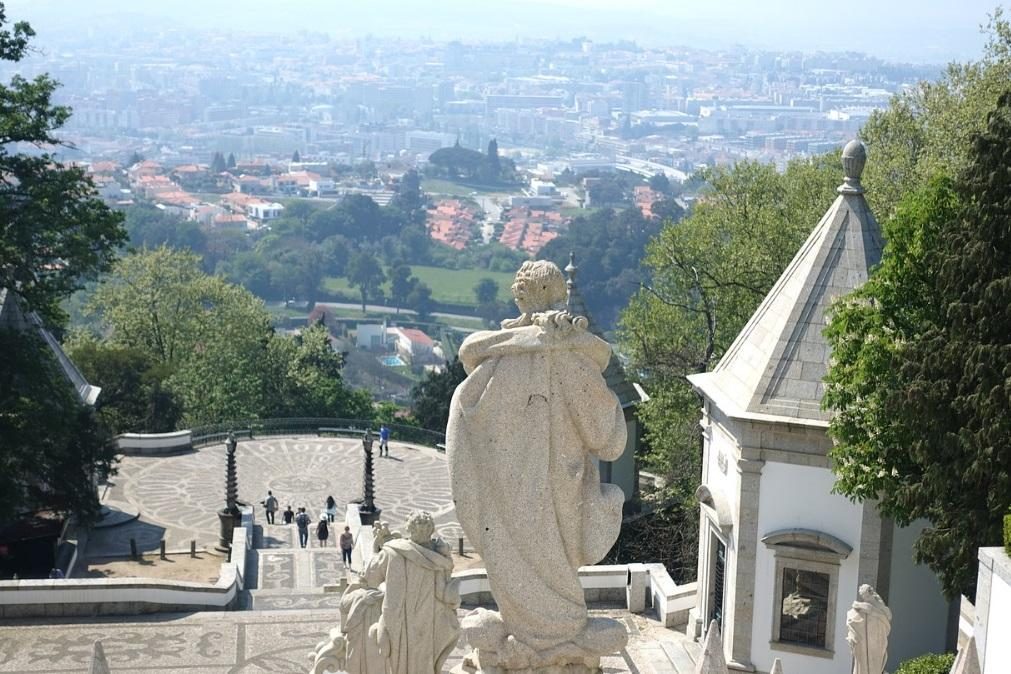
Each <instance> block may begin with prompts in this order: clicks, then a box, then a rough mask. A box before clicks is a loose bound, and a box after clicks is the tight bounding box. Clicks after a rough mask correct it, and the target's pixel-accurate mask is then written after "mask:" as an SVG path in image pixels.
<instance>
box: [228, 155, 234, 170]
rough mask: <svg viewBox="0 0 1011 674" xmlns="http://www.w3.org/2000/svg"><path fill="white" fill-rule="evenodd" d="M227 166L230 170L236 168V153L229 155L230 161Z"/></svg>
mask: <svg viewBox="0 0 1011 674" xmlns="http://www.w3.org/2000/svg"><path fill="white" fill-rule="evenodd" d="M226 165H227V167H228V168H229V169H233V168H235V154H234V153H232V152H229V153H228V161H227V162H226Z"/></svg>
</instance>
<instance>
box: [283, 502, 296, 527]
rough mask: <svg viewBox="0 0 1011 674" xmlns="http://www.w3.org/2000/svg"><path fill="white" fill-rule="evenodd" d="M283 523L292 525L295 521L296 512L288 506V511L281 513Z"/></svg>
mask: <svg viewBox="0 0 1011 674" xmlns="http://www.w3.org/2000/svg"><path fill="white" fill-rule="evenodd" d="M281 521H282V522H284V523H285V524H291V523H292V522H294V521H295V511H294V510H292V509H291V506H288V509H287V510H285V511H284V512H283V513H281Z"/></svg>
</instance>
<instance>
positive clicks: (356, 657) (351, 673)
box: [340, 585, 383, 674]
mask: <svg viewBox="0 0 1011 674" xmlns="http://www.w3.org/2000/svg"><path fill="white" fill-rule="evenodd" d="M340 607H341V631H342V632H343V633H344V634H345V636H346V639H347V655H346V664H345V666H344V671H346V672H348V674H375V672H381V671H382V668H383V656H382V654H381V653H380V652H379V647H378V646H377V645H376V644H375V642H374V641H373V640H372V639H370V637H369V629H370V628H371V627H372V626H373V625H374V624H375V623H376V622H378V621H379V612H380V611H381V610H382V607H383V593H382V591H381V590H378V589H375V588H374V587H362V586H360V585H359V586H357V587H356V586H351V587H349V588H348V589H347V591H345V593H344V594H343V595H342V596H341V602H340Z"/></svg>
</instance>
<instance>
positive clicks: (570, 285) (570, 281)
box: [565, 251, 579, 313]
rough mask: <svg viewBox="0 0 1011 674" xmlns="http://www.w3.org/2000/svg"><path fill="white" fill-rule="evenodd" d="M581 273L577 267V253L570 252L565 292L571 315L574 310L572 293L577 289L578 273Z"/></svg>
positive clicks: (566, 269)
mask: <svg viewBox="0 0 1011 674" xmlns="http://www.w3.org/2000/svg"><path fill="white" fill-rule="evenodd" d="M577 271H579V267H577V266H576V251H569V264H567V265H565V276H566V279H565V291H566V293H565V294H566V299H565V305H566V308H567V309H568V310H569V312H570V313H571V312H572V310H573V306H572V291H573V290H574V289H575V287H576V272H577Z"/></svg>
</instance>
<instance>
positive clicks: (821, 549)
mask: <svg viewBox="0 0 1011 674" xmlns="http://www.w3.org/2000/svg"><path fill="white" fill-rule="evenodd" d="M865 161H866V150H865V148H864V146H863V144H862V143H860V142H859V141H856V140H854V141H851V142H850V143H849V144H848V145H847V146H846V147H845V149H844V150H843V166H844V169H845V181H844V182H843V184H842V185H841V186H840V187H839V188H838V194H839V196H838V197H836V200H835V202H834V203H833V204H832V206H831V208H829V210H828V212H827V213H825V215H824V217H823V218H822V219H821V221H820V222H819V223H818V226H817V227H815V229H814V231H813V232H812V233H811V235H810V236H809V237H808V238H807V240H806V241H805V242H804V245H803V246H802V247H801V249H800V250H799V251H798V252H797V254H796V256H795V257H794V258H793V260H792V261H791V263H790V264H789V266H788V267H787V269H786V271H784V272H783V274H782V276H781V277H780V278H779V280H778V281H777V282H776V284H775V285H774V286H773V288H772V290H771V291H770V292H769V294H768V295H767V296H766V298H765V299H764V301H763V302H762V303H761V305H760V306H759V307H758V310H757V311H756V312H755V314H754V315H753V316H752V317H751V319H750V320H749V321H748V323H747V325H745V327H744V329H743V330H742V331H741V333H740V334H739V335H738V336H737V338H736V340H735V341H734V343H733V344H732V345H731V347H730V348H729V349H728V350H727V352H726V354H725V355H724V356H723V358H722V359H721V360H720V362H719V364H718V365H717V366H716V368H715V369H714V370H713V371H712V372H706V373H703V374H697V375H693V376H691V377H689V379H690V381H691V383H692V385H693V386H694V387H695V389H696V390H697V391H698V392H699V393H700V394H701V396H702V398H703V401H704V403H703V412H702V421H701V424H702V428H703V434H704V451H703V462H702V480H701V482H702V485H701V486H700V487H699V489H698V491H697V494H696V496H697V497H698V500H699V503H700V508H701V517H700V535H699V562H698V590H697V594H696V602H695V608H694V610H693V611H692V614H691V617H690V620H689V624H688V631H689V634H692V633H694V635H695V636H701V633H702V631H703V630H705V629H706V626H707V625H708V624H709V623H710V622H711V621H712V620H715V621H716V622H717V624H719V625H720V628H721V632H722V634H723V643H724V650H725V654H726V659H727V662H728V665H729V667H730V669H731V670H736V671H744V672H755V671H757V672H769V671H770V669H771V667H772V664H773V660H774V659H775V658H779V659H781V660H782V663H783V669H784V671H788V672H803V673H804V674H849V672H850V671H851V663H852V660H851V655H850V651H849V648H848V647H847V644H846V611H847V609H848V608H849V606H850V604H851V603H852V602H853V600H854V599H855V598H856V595H857V589H858V587H859V586H860V585H861V584H862V583H868V584H870V585H872V586H873V587H875V588H876V589H877V591H878V592H879V593H880V594H881V596H882V597H883V598H884V599H885V601H886V602H887V604H888V606H889V607H890V608H891V610H892V612H893V615H894V619H893V622H892V635H891V639H890V647H889V661H888V669H889V670H890V671H894V668H895V666H896V665H897V664H898V663H899V662H901V661H903V660H905V659H907V658H909V657H913V656H916V655H920V654H922V653H924V652H929V651H934V652H940V651H943V650H944V649H945V647H946V646H949V647H951V646H952V645H953V642H952V641H951V640H950V638H949V637H950V635H953V634H954V633H955V625H953V624H952V622H953V621H955V622H956V623H957V619H958V612H957V604H956V605H955V606H954V607H953V606H952V605H951V604H950V603H949V602H947V601H946V600H945V599H944V598H943V595H942V593H941V589H940V583H939V582H938V580H937V578H936V577H935V576H934V574H933V572H931V571H930V570H929V569H928V568H927V567H925V566H920V565H917V564H915V563H914V562H913V557H912V544H913V541H914V540H915V539H916V536H917V534H918V533H919V531H920V530H921V529H922V528H923V526H924V525H923V524H919V525H917V524H914V525H913V526H911V527H908V528H899V527H896V526H895V525H894V523H893V522H891V521H890V520H888V519H883V518H882V517H881V516H880V515H879V514H878V510H877V508H876V506H875V504H874V503H870V502H866V503H863V504H860V503H853V502H851V501H850V500H849V499H847V498H845V497H844V496H841V495H839V494H835V493H833V492H832V487H833V485H834V482H835V478H834V475H833V473H832V470H831V466H830V459H829V457H828V452H829V449H830V448H831V446H832V441H831V439H830V438H829V436H828V434H827V429H828V423H829V419H830V413H829V412H828V411H825V410H823V409H822V407H821V398H822V395H823V393H824V384H823V382H822V380H823V379H824V377H825V374H826V371H827V369H828V364H829V358H830V356H831V354H830V350H829V346H828V343H827V341H826V339H825V337H824V336H823V334H822V332H823V330H824V328H825V326H826V310H827V309H829V307H830V304H831V302H832V300H833V299H834V298H836V297H839V296H842V295H845V294H847V293H849V292H850V291H852V290H853V289H855V288H857V287H858V286H859V285H860V284H862V283H863V282H864V281H866V280H867V276H868V270H869V269H871V268H872V267H873V266H875V265H876V264H877V263H878V262H879V261H880V259H881V252H882V248H883V240H882V235H881V228H880V226H879V225H878V223H877V221H876V220H875V218H874V215H873V213H871V210H870V208H869V207H868V205H867V201H866V200H865V199H864V194H863V192H864V190H863V187H862V186H861V183H860V176H861V173H862V171H863V167H864V163H865Z"/></svg>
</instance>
